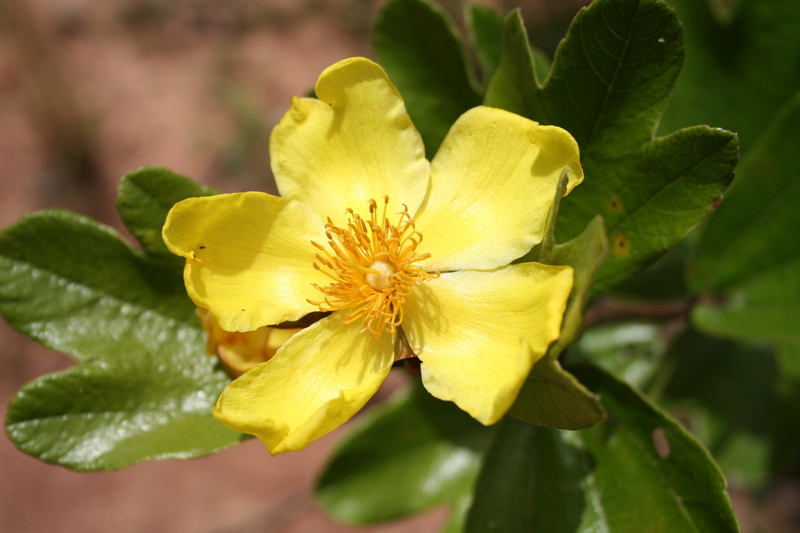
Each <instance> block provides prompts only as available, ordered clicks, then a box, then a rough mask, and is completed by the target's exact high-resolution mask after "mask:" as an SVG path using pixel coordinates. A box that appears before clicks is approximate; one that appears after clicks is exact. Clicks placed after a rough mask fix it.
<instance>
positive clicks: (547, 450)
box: [464, 418, 587, 533]
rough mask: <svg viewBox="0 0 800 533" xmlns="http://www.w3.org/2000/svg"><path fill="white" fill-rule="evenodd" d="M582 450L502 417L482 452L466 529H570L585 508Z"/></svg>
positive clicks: (522, 532)
mask: <svg viewBox="0 0 800 533" xmlns="http://www.w3.org/2000/svg"><path fill="white" fill-rule="evenodd" d="M585 461H586V458H585V456H584V453H583V451H582V450H581V449H579V448H577V447H576V446H574V445H571V444H568V443H567V442H566V441H565V440H564V439H563V438H561V436H560V434H559V433H558V432H557V431H556V430H553V429H545V428H540V427H536V426H531V425H529V424H525V423H522V422H519V421H517V420H515V419H513V418H505V419H503V421H502V422H501V423H500V427H499V428H498V431H497V434H496V436H495V439H494V440H493V443H492V445H491V447H490V448H489V450H488V451H487V453H486V458H485V460H484V465H483V468H482V470H481V473H480V477H479V479H478V483H477V486H476V488H475V498H474V502H473V504H472V508H471V509H470V511H469V514H468V515H467V525H466V528H465V529H464V533H483V532H486V531H492V532H497V533H505V532H508V533H512V532H513V533H527V532H533V531H543V532H544V531H546V532H547V533H574V532H577V531H581V529H578V526H579V525H580V522H581V515H582V513H584V512H585V508H586V503H585V501H584V494H583V489H582V487H581V483H582V481H583V479H584V477H585V476H586V474H587V472H586V465H585V464H584V463H585Z"/></svg>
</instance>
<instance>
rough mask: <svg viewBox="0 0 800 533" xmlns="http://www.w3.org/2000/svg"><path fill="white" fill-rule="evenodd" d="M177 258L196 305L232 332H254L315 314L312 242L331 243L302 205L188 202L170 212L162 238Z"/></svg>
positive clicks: (317, 278)
mask: <svg viewBox="0 0 800 533" xmlns="http://www.w3.org/2000/svg"><path fill="white" fill-rule="evenodd" d="M163 237H164V242H165V243H166V244H167V247H168V248H169V249H170V251H172V253H174V254H177V255H181V256H183V257H185V258H186V268H185V270H184V281H185V283H186V290H187V292H188V293H189V296H190V297H191V298H192V300H193V301H194V302H195V303H196V304H197V305H198V306H200V307H205V308H207V309H208V310H209V311H211V313H213V314H214V316H215V317H216V318H217V320H218V321H219V324H220V326H222V328H223V329H225V330H227V331H252V330H254V329H256V328H259V327H261V326H266V325H273V324H279V323H281V322H284V321H287V320H297V319H298V318H300V317H302V316H303V315H305V314H307V313H310V312H312V311H316V310H317V308H316V307H314V306H312V305H311V304H309V303H308V302H307V301H306V299H308V298H312V299H318V298H319V296H320V294H321V293H320V292H319V291H318V290H316V289H315V288H314V287H312V286H311V284H312V283H317V284H323V285H324V284H327V282H328V278H326V277H325V276H324V275H323V274H322V273H320V272H318V271H316V270H315V269H314V268H313V263H314V254H315V252H316V248H314V246H312V245H311V241H312V240H314V241H316V242H319V243H324V242H327V239H326V237H325V231H324V226H323V224H322V221H321V220H320V219H319V217H317V215H316V214H315V213H314V212H313V211H312V210H311V209H310V208H308V207H307V206H305V205H303V204H301V203H300V202H297V201H294V200H289V199H286V198H278V197H277V196H271V195H269V194H264V193H259V192H246V193H237V194H220V195H217V196H206V197H202V198H189V199H187V200H184V201H182V202H179V203H177V204H176V205H175V206H174V207H173V208H172V209H171V210H170V212H169V215H168V216H167V221H166V223H165V224H164V230H163Z"/></svg>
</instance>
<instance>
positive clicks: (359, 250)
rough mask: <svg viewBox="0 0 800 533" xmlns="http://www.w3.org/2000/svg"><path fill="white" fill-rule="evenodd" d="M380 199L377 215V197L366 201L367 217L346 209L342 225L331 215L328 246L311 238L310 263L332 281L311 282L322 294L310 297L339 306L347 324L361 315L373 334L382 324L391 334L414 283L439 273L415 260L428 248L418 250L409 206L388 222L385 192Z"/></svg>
mask: <svg viewBox="0 0 800 533" xmlns="http://www.w3.org/2000/svg"><path fill="white" fill-rule="evenodd" d="M383 204H384V205H383V209H382V210H381V211H382V214H380V215H378V204H377V202H376V201H375V200H370V201H369V212H370V219H369V220H364V219H363V218H362V217H361V216H360V215H358V214H356V213H355V212H353V210H352V209H348V210H347V213H348V223H347V226H346V227H345V228H341V227H338V226H336V225H334V224H333V222H332V221H331V219H330V218H329V219H328V222H327V224H326V225H325V229H326V232H325V234H326V236H327V238H328V243H327V244H328V246H327V247H325V246H322V245H321V244H318V243H316V242H313V241H312V243H311V244H313V245H314V246H315V247H316V248H317V249H318V250H319V252H318V253H317V254H316V259H317V261H316V262H315V263H314V268H316V269H317V270H319V271H320V272H322V273H324V274H325V275H327V276H328V277H329V278H331V280H332V281H333V282H332V283H331V284H329V285H327V286H324V287H322V286H319V285H316V284H315V285H314V287H315V288H316V289H317V290H319V291H320V292H322V293H323V294H324V295H325V298H324V299H323V300H321V301H315V300H308V302H309V303H310V304H312V305H316V306H319V309H320V311H325V312H328V311H338V312H339V314H340V318H341V319H342V322H344V323H345V324H351V323H354V322H356V321H357V320H362V321H363V323H364V329H365V330H366V331H369V332H370V334H371V335H372V336H373V337H379V336H380V335H381V333H383V331H384V330H388V331H389V333H390V334H394V333H395V331H396V329H397V327H398V326H400V324H402V322H403V304H405V302H406V300H407V298H408V297H409V296H410V295H411V289H412V287H413V285H415V284H416V283H419V282H421V281H425V280H428V279H432V278H435V277H437V276H438V274H436V273H428V272H425V271H424V270H423V269H422V268H420V267H419V266H417V265H416V264H415V263H418V262H419V261H422V260H424V259H427V258H428V257H430V254H418V253H417V252H416V249H417V246H419V244H420V242H422V235H421V234H420V233H419V232H418V231H416V229H415V228H414V220H413V219H412V218H411V216H410V215H409V214H408V208H407V207H406V206H405V205H404V206H403V210H402V211H401V212H399V213H398V214H397V215H398V219H397V222H396V223H394V224H392V223H391V222H390V221H389V220H388V219H387V218H386V210H387V206H388V204H389V198H388V197H387V196H384V197H383Z"/></svg>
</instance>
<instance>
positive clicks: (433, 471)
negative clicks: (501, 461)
mask: <svg viewBox="0 0 800 533" xmlns="http://www.w3.org/2000/svg"><path fill="white" fill-rule="evenodd" d="M490 432H491V429H490V428H487V427H484V426H482V425H481V424H479V423H478V422H476V421H475V420H473V419H472V418H471V417H470V416H469V415H467V414H466V413H464V412H463V411H461V410H460V409H458V408H457V407H456V406H455V404H453V403H450V402H442V401H440V400H437V399H436V398H434V397H432V396H431V395H430V394H429V393H428V392H427V391H426V390H425V389H423V388H422V386H421V385H420V384H416V385H415V387H414V388H413V389H412V390H411V391H409V392H407V393H403V394H402V395H400V396H399V397H398V398H395V399H393V400H392V401H390V402H388V403H387V404H385V405H383V406H381V407H379V408H377V409H376V410H374V411H373V412H371V413H369V414H368V415H366V416H365V417H364V418H362V419H361V420H360V421H359V423H358V426H357V427H356V428H353V431H351V433H350V434H349V435H348V436H347V438H346V440H344V441H343V442H342V443H341V444H340V445H339V448H338V449H337V450H336V452H334V455H333V457H332V458H331V460H330V462H329V463H328V465H327V466H326V468H325V470H324V472H323V473H322V476H321V477H320V479H319V482H318V485H317V501H318V502H319V504H320V505H321V506H322V508H323V509H325V511H326V512H327V513H328V514H330V515H331V516H333V517H334V518H336V519H337V520H341V521H343V522H347V523H351V524H371V523H375V522H380V521H385V520H392V519H395V518H399V517H402V516H406V515H409V514H413V513H417V512H419V511H422V510H424V509H427V508H429V507H432V506H434V505H440V504H442V503H453V504H457V503H458V501H459V500H461V499H463V498H464V497H467V496H468V495H469V494H470V492H471V487H472V483H473V481H474V478H475V476H476V474H477V471H478V468H479V465H480V461H481V452H482V451H483V449H484V448H485V446H486V442H487V440H488V436H489V434H490Z"/></svg>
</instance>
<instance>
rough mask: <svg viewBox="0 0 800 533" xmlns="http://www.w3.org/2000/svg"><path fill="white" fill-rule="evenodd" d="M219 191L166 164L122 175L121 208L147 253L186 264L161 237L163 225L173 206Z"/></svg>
mask: <svg viewBox="0 0 800 533" xmlns="http://www.w3.org/2000/svg"><path fill="white" fill-rule="evenodd" d="M212 194H217V191H215V190H214V189H211V188H210V187H204V186H202V185H199V184H198V183H196V182H195V181H192V180H191V179H189V178H187V177H184V176H181V175H179V174H175V173H174V172H172V171H171V170H169V169H166V168H162V167H142V168H139V169H137V170H134V171H133V172H129V173H128V174H126V175H125V176H123V177H122V181H120V184H119V188H118V190H117V211H119V214H120V217H121V218H122V221H123V222H124V223H125V226H126V227H127V228H128V230H129V231H130V232H131V233H132V234H133V236H134V237H136V240H138V241H139V243H140V244H141V245H142V248H143V249H144V251H145V252H147V253H148V254H150V255H154V256H163V257H167V258H169V259H170V260H175V261H178V262H180V263H181V264H183V259H180V258H178V257H177V256H175V255H173V254H171V253H170V252H169V250H167V247H166V246H165V245H164V241H163V240H162V239H161V228H162V226H164V222H165V221H166V219H167V213H168V212H169V210H170V209H171V208H172V206H173V205H175V204H176V203H178V202H179V201H181V200H184V199H186V198H191V197H194V196H210V195H212Z"/></svg>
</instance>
